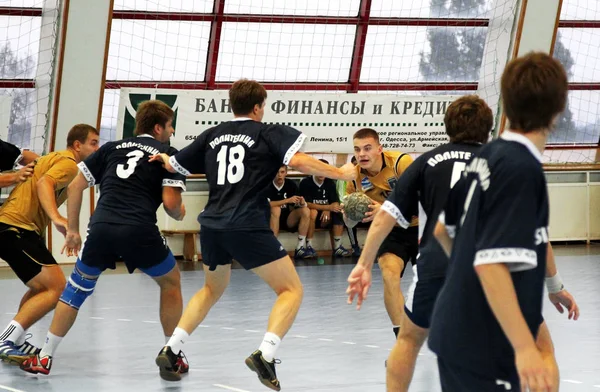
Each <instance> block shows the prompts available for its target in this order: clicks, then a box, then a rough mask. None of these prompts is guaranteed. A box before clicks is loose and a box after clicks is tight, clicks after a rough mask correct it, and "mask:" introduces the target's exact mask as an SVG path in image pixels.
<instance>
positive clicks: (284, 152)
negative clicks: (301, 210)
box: [170, 118, 306, 230]
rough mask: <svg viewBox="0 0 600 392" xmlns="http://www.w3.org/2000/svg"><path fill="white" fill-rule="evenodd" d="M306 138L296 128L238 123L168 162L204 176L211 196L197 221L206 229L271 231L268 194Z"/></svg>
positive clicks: (220, 129)
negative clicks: (268, 229)
mask: <svg viewBox="0 0 600 392" xmlns="http://www.w3.org/2000/svg"><path fill="white" fill-rule="evenodd" d="M305 138H306V136H305V135H303V134H302V133H300V132H299V131H297V130H295V129H294V128H290V127H286V126H282V125H267V124H263V123H261V122H258V121H253V120H250V119H246V118H239V119H235V120H234V121H227V122H224V123H222V124H219V125H217V126H216V127H213V128H210V129H208V130H206V131H204V132H203V133H202V134H200V136H198V138H197V139H196V140H195V141H194V142H193V143H192V144H190V145H189V146H187V147H185V148H184V149H182V150H181V151H180V152H178V153H177V154H175V155H174V156H172V157H171V159H170V162H171V165H172V166H173V167H174V168H175V169H176V170H177V171H178V172H179V173H182V174H186V175H187V174H190V173H204V174H206V179H207V181H208V186H209V196H208V203H207V204H206V207H205V209H204V211H202V213H201V214H200V216H199V217H198V221H199V222H200V224H201V225H202V226H206V227H209V228H211V229H214V230H254V229H257V228H268V227H269V223H268V222H267V219H266V218H265V209H266V208H268V202H267V199H266V197H265V193H264V192H265V189H266V188H267V186H268V185H269V183H270V182H272V181H273V178H274V177H275V175H276V174H277V171H278V170H279V168H280V167H281V165H282V164H284V165H287V164H288V163H289V162H290V159H292V157H293V156H294V154H295V153H296V152H298V150H299V149H300V147H302V144H303V143H304V139H305Z"/></svg>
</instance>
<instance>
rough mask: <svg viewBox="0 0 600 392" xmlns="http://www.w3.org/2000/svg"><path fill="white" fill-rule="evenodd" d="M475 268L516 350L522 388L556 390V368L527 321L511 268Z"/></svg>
mask: <svg viewBox="0 0 600 392" xmlns="http://www.w3.org/2000/svg"><path fill="white" fill-rule="evenodd" d="M475 271H476V272H477V276H478V277H479V280H480V282H481V286H482V288H483V291H484V293H485V296H486V298H487V301H488V304H489V305H490V308H491V310H492V312H493V313H494V316H495V317H496V319H497V320H498V323H499V324H500V326H501V328H502V330H503V331H504V334H505V335H506V337H507V338H508V340H509V341H510V343H511V345H512V347H513V349H514V350H515V357H516V365H517V370H518V372H519V378H520V380H521V390H524V391H527V390H533V391H538V390H539V391H547V390H553V389H552V388H554V387H555V380H554V379H553V377H552V374H551V373H552V370H551V369H550V367H549V365H548V364H547V363H545V362H544V360H543V358H542V355H541V352H540V350H539V348H538V347H537V346H536V342H535V340H534V337H533V335H532V334H531V332H530V331H529V328H528V326H527V323H526V322H525V318H524V317H523V313H522V312H521V308H520V307H519V302H518V300H517V294H516V291H515V288H514V285H513V281H512V278H511V276H510V271H509V270H508V267H507V266H506V265H505V264H503V263H494V264H480V265H476V266H475Z"/></svg>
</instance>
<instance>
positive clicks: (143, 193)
mask: <svg viewBox="0 0 600 392" xmlns="http://www.w3.org/2000/svg"><path fill="white" fill-rule="evenodd" d="M176 152H177V150H176V149H174V148H172V147H169V146H167V145H165V144H163V143H161V142H159V141H158V140H156V139H154V138H153V137H152V136H149V135H140V136H137V137H132V138H128V139H124V140H118V141H114V142H108V143H106V144H104V145H103V146H102V147H100V149H99V150H98V151H96V152H95V153H93V154H92V155H90V156H89V157H88V158H87V159H86V160H85V161H83V162H80V163H79V165H78V166H79V170H80V171H81V173H83V175H84V176H85V178H86V180H87V181H88V184H89V185H90V186H93V185H94V184H100V200H98V205H97V207H96V210H95V211H94V214H93V215H92V219H91V221H90V224H93V223H98V222H105V223H118V224H123V225H148V224H150V225H155V224H156V210H157V208H158V207H159V206H160V205H161V203H162V188H163V186H171V187H178V188H182V189H184V190H185V177H184V176H182V175H181V174H172V173H169V172H167V171H166V170H165V169H164V168H163V167H162V165H161V164H160V163H158V162H148V159H149V157H150V156H151V155H154V154H158V153H167V154H175V153H176Z"/></svg>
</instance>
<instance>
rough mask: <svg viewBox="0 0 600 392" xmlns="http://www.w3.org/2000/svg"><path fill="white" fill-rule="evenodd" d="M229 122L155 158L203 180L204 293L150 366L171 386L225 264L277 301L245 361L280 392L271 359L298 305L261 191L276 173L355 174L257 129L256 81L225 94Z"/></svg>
mask: <svg viewBox="0 0 600 392" xmlns="http://www.w3.org/2000/svg"><path fill="white" fill-rule="evenodd" d="M229 98H230V105H231V108H232V110H233V113H234V115H235V118H234V119H233V120H232V121H228V122H225V123H222V124H220V125H218V126H216V127H214V128H211V129H208V130H206V131H204V132H203V133H202V134H201V135H200V136H199V137H198V138H197V139H196V140H195V141H194V142H193V143H192V144H191V145H189V146H188V147H186V148H184V149H183V150H181V151H180V152H179V153H177V154H175V155H173V156H171V157H169V156H167V155H165V154H161V155H157V156H156V157H154V158H153V160H160V161H162V162H163V164H164V165H165V167H166V168H167V169H168V170H169V171H171V172H179V173H181V174H186V175H187V174H190V173H205V174H206V179H207V181H208V184H209V198H208V204H207V205H206V208H205V209H204V211H203V212H202V213H201V214H200V216H199V221H200V224H201V226H202V232H201V233H200V242H201V246H202V256H203V262H204V271H205V282H204V288H203V289H202V290H200V291H198V292H197V293H196V295H194V297H193V298H192V299H191V301H190V302H189V304H188V306H187V308H186V309H185V312H184V314H183V317H182V319H181V321H180V322H179V324H178V326H177V329H176V330H175V333H174V334H173V337H172V338H171V339H170V340H169V342H168V343H167V345H166V346H165V347H164V348H163V349H162V351H161V352H160V353H159V355H158V357H157V358H156V364H157V365H158V366H159V368H160V372H161V376H162V377H163V378H164V379H166V380H172V381H175V380H178V379H179V375H178V374H177V373H176V372H174V371H173V369H174V365H175V354H177V353H178V352H179V350H180V349H181V347H182V346H183V344H184V342H185V340H186V339H187V338H188V337H189V334H191V333H192V332H193V331H194V330H195V329H196V328H197V327H198V325H199V324H200V323H201V322H202V320H204V318H205V317H206V315H207V313H208V311H209V310H210V308H211V307H212V306H213V305H214V304H215V303H216V302H217V300H218V299H219V297H221V295H222V294H223V292H224V291H225V288H226V287H227V285H228V283H229V277H230V274H231V261H232V259H235V260H236V261H238V262H239V263H240V264H241V265H242V266H243V267H244V268H246V269H249V270H252V271H253V272H254V273H256V274H257V275H258V276H259V277H261V278H262V279H263V280H264V281H265V282H266V283H267V284H269V286H271V288H272V289H273V290H274V291H275V293H276V294H277V300H276V302H275V305H274V306H273V310H272V312H271V316H270V318H269V323H268V327H267V331H268V332H267V333H266V334H265V337H264V339H263V342H262V344H261V345H260V347H259V349H258V350H256V351H255V352H254V353H252V354H251V355H250V356H249V357H248V358H247V359H246V365H247V366H248V367H249V368H250V369H251V370H252V371H254V372H256V373H257V374H258V378H259V380H260V381H261V382H262V383H263V384H264V385H265V386H267V387H269V388H271V389H274V390H277V391H278V390H280V388H281V387H280V384H279V380H278V379H277V376H276V373H275V362H274V355H275V351H276V350H277V348H278V346H279V343H280V342H281V339H282V338H283V337H284V335H285V334H286V333H287V331H288V330H289V329H290V327H291V326H292V323H293V321H294V319H295V317H296V314H297V312H298V309H299V308H300V303H301V301H302V284H301V283H300V279H299V277H298V274H297V273H296V270H295V268H294V264H293V263H292V260H291V259H290V257H289V256H288V255H287V252H286V251H285V250H284V249H283V247H282V246H281V244H280V243H279V241H278V240H277V238H276V237H275V236H274V235H273V232H272V231H271V230H270V228H269V222H268V221H267V213H266V212H267V211H268V210H269V208H270V207H269V204H268V202H267V199H266V198H265V197H264V190H265V189H266V188H267V186H268V185H269V184H270V183H271V181H272V180H273V178H274V177H275V174H276V173H277V171H278V170H279V167H280V166H281V165H282V164H284V165H289V166H292V167H293V168H295V169H296V170H299V171H301V172H303V173H306V174H312V175H318V176H324V177H328V178H334V179H343V180H351V179H353V178H354V166H352V165H351V164H348V165H345V166H343V167H342V168H339V169H338V168H335V167H333V166H329V165H328V164H325V163H323V162H320V161H319V160H317V159H314V158H311V157H309V156H308V155H306V154H303V153H300V152H298V151H299V150H300V148H301V147H302V144H303V142H304V139H305V135H303V134H302V133H300V132H299V131H297V130H295V129H293V128H290V127H286V126H281V125H267V124H263V123H261V120H262V118H263V115H264V109H265V100H266V98H267V92H266V90H265V89H264V87H263V86H262V85H260V84H259V83H257V82H255V81H249V80H240V81H238V82H236V83H234V84H233V86H232V87H231V89H230V90H229Z"/></svg>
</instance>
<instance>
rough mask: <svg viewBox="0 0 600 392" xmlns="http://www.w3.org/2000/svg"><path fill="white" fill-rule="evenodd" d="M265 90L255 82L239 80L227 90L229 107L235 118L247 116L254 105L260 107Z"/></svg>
mask: <svg viewBox="0 0 600 392" xmlns="http://www.w3.org/2000/svg"><path fill="white" fill-rule="evenodd" d="M266 99H267V90H265V88H264V87H263V86H262V84H260V83H258V82H257V81H255V80H248V79H240V80H238V81H237V82H235V83H234V84H233V85H232V86H231V88H230V89H229V105H231V110H232V111H233V114H235V115H236V116H241V115H244V114H249V113H251V112H252V111H253V110H254V106H255V105H259V106H262V104H263V103H264V102H265V100H266Z"/></svg>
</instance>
